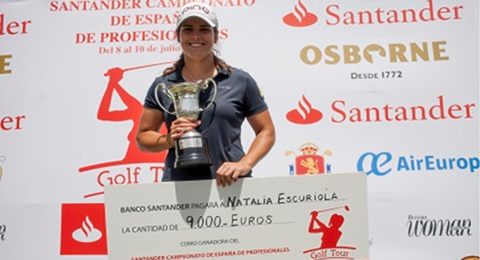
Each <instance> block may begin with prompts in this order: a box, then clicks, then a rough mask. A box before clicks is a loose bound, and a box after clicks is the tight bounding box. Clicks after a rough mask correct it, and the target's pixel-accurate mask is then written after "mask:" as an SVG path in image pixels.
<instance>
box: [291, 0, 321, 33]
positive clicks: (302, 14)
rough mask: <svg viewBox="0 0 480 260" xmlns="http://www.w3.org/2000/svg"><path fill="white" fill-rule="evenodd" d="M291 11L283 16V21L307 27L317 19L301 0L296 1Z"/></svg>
mask: <svg viewBox="0 0 480 260" xmlns="http://www.w3.org/2000/svg"><path fill="white" fill-rule="evenodd" d="M293 9H294V10H293V12H292V13H289V14H287V15H285V16H284V17H283V22H284V23H285V24H287V25H290V26H293V27H307V26H310V25H312V24H315V23H316V22H317V21H318V17H317V16H316V15H315V14H313V13H310V12H309V11H308V10H307V8H306V7H305V5H304V4H303V3H302V1H301V0H298V1H297V4H296V5H295V7H294V8H293Z"/></svg>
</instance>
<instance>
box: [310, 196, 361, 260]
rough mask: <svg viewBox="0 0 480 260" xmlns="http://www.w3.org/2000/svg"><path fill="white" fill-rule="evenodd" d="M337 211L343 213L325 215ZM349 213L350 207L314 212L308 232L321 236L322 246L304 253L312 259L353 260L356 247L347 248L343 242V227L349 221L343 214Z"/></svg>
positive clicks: (311, 214) (311, 215)
mask: <svg viewBox="0 0 480 260" xmlns="http://www.w3.org/2000/svg"><path fill="white" fill-rule="evenodd" d="M335 210H338V211H341V212H339V213H334V214H330V215H328V214H327V215H326V216H325V213H327V212H331V211H335ZM349 211H350V208H349V207H348V205H344V206H338V207H332V208H328V209H322V210H314V211H312V212H311V213H310V222H309V225H308V232H309V233H311V234H321V236H320V246H319V247H315V248H312V249H308V250H305V251H303V253H304V254H309V255H310V259H353V256H352V252H354V251H355V250H356V247H353V246H345V245H342V242H341V239H342V237H343V235H344V234H343V232H342V226H343V224H344V223H345V221H347V220H348V218H346V217H344V215H343V214H348V212H349ZM343 212H345V213H343ZM325 219H327V220H328V224H326V222H324V221H325ZM322 220H323V221H322Z"/></svg>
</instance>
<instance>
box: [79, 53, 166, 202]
mask: <svg viewBox="0 0 480 260" xmlns="http://www.w3.org/2000/svg"><path fill="white" fill-rule="evenodd" d="M171 63H172V62H162V63H155V64H148V65H142V66H136V67H130V68H125V69H122V68H118V67H114V68H111V69H109V70H108V71H107V72H106V73H105V74H104V76H106V77H108V78H109V80H108V83H107V86H106V89H105V92H104V94H103V97H102V99H101V101H100V105H99V107H98V111H97V119H98V120H100V121H110V122H123V121H129V122H132V123H133V124H132V127H131V129H130V131H129V132H128V134H127V135H126V137H127V140H128V146H127V147H126V151H125V154H124V157H123V158H122V159H119V160H112V161H107V162H101V163H95V164H92V165H87V166H83V167H80V169H79V172H80V173H85V172H92V173H94V174H96V181H97V184H98V186H99V189H100V190H99V191H95V192H91V193H88V194H86V195H84V197H85V198H89V197H93V196H97V195H102V194H103V187H104V186H105V185H128V184H138V183H140V175H142V174H143V175H148V176H147V177H149V178H151V179H153V181H146V182H149V183H150V182H153V183H157V182H160V180H161V175H162V174H163V166H164V161H165V154H166V152H165V151H164V152H160V153H149V152H143V151H141V150H140V148H139V147H138V145H137V143H136V139H135V136H136V133H137V131H138V128H139V124H140V122H139V121H140V115H141V113H142V111H143V105H142V103H141V102H140V101H138V100H137V99H136V98H135V97H134V96H132V95H131V94H130V93H129V92H128V90H127V89H128V87H124V86H122V84H121V82H120V81H121V80H122V79H123V77H124V75H125V73H127V72H131V71H137V70H140V69H146V68H149V67H157V66H164V65H168V64H171ZM114 95H117V96H118V97H119V100H121V102H122V103H123V106H124V107H125V108H123V109H113V108H112V107H113V106H112V99H113V97H114ZM160 131H161V132H163V133H165V132H166V128H165V126H163V127H162V129H161V130H160ZM139 164H149V165H147V169H143V168H142V167H141V166H140V165H139Z"/></svg>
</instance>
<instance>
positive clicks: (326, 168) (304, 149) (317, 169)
mask: <svg viewBox="0 0 480 260" xmlns="http://www.w3.org/2000/svg"><path fill="white" fill-rule="evenodd" d="M300 152H301V154H299V155H297V154H296V153H295V152H293V151H287V152H285V155H286V156H290V155H293V156H295V166H294V165H293V164H291V165H290V175H305V174H323V173H327V172H331V165H329V164H326V162H325V156H331V155H332V152H331V151H330V150H329V149H327V150H325V151H323V153H322V154H321V155H320V154H317V153H318V152H320V151H319V147H318V146H317V145H316V144H314V143H311V142H308V143H305V144H303V145H301V146H300Z"/></svg>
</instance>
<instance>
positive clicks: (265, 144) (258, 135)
mask: <svg viewBox="0 0 480 260" xmlns="http://www.w3.org/2000/svg"><path fill="white" fill-rule="evenodd" d="M247 120H248V122H249V123H250V126H251V127H252V129H253V131H254V132H255V139H253V142H252V144H251V145H250V148H249V149H248V152H247V153H246V154H245V156H243V157H242V159H241V160H240V161H238V162H225V163H223V164H222V165H221V166H220V168H218V170H217V184H218V185H222V186H225V185H230V184H231V183H232V182H233V181H236V180H238V178H239V177H240V176H244V175H246V174H247V173H248V172H250V171H251V170H252V168H253V167H254V166H255V165H256V164H257V163H258V162H259V161H260V160H261V159H262V158H263V157H264V156H265V155H266V154H267V153H268V152H269V151H270V149H271V148H272V146H273V144H274V143H275V127H274V125H273V122H272V118H271V117H270V113H269V112H268V110H267V111H264V112H260V113H258V114H255V115H252V116H250V117H248V118H247Z"/></svg>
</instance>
